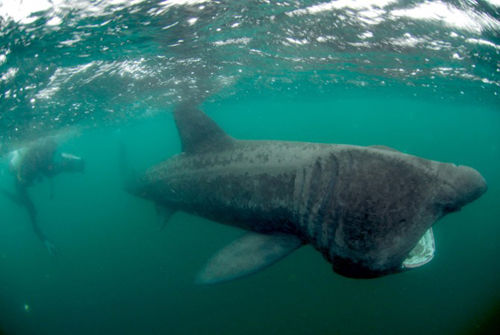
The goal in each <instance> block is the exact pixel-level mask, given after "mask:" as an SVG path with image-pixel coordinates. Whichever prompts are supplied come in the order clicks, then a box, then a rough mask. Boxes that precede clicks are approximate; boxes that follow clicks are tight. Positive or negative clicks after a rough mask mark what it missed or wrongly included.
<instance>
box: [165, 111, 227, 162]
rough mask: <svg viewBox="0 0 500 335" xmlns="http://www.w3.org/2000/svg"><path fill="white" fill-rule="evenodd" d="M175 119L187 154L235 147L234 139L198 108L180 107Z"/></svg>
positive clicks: (175, 112) (183, 149)
mask: <svg viewBox="0 0 500 335" xmlns="http://www.w3.org/2000/svg"><path fill="white" fill-rule="evenodd" d="M174 118H175V123H176V125H177V130H178V131H179V136H180V137H181V143H182V151H184V152H186V153H201V152H207V151H219V150H225V149H227V148H229V147H231V146H232V145H233V141H234V140H233V138H232V137H231V136H229V135H227V134H226V133H225V132H224V130H222V128H220V127H219V126H218V125H217V124H216V123H215V122H214V121H213V120H212V119H210V118H209V117H208V116H207V115H206V114H205V113H203V112H202V111H201V110H200V109H198V108H197V107H196V106H192V105H191V106H190V105H188V104H187V103H183V104H181V105H179V106H178V107H177V108H176V109H175V110H174Z"/></svg>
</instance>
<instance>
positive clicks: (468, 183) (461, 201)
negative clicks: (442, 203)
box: [441, 164, 488, 211]
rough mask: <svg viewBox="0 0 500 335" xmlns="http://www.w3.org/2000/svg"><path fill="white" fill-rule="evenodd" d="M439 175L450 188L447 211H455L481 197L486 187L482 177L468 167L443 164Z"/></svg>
mask: <svg viewBox="0 0 500 335" xmlns="http://www.w3.org/2000/svg"><path fill="white" fill-rule="evenodd" d="M442 170H443V171H441V174H442V175H443V176H444V177H445V182H446V183H447V184H448V185H449V186H450V188H451V191H450V192H451V194H448V196H447V198H448V200H449V202H448V204H446V207H447V211H456V210H459V209H460V208H461V207H463V206H465V205H466V204H468V203H470V202H472V201H474V200H476V199H477V198H479V197H480V196H481V195H483V194H484V193H485V192H486V190H487V189H488V186H487V184H486V180H485V179H484V178H483V176H482V175H481V174H480V173H479V172H478V171H477V170H475V169H473V168H471V167H468V166H463V165H462V166H456V165H454V164H444V165H443V167H442Z"/></svg>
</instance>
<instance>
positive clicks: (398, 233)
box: [332, 156, 487, 278]
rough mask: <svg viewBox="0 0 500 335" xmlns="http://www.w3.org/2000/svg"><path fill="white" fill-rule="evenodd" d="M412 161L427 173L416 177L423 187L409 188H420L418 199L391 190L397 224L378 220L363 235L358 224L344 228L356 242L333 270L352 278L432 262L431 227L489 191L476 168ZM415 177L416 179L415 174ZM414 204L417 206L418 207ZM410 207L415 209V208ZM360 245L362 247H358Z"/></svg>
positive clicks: (336, 259) (335, 262)
mask: <svg viewBox="0 0 500 335" xmlns="http://www.w3.org/2000/svg"><path fill="white" fill-rule="evenodd" d="M405 158H406V157H405ZM408 160H409V161H411V163H412V165H413V166H415V167H417V169H416V170H426V171H427V172H428V173H426V177H425V178H428V179H427V181H426V182H422V180H421V179H418V178H417V179H416V180H417V181H418V185H420V186H417V184H414V185H413V184H410V185H409V186H408V190H412V191H413V190H416V191H415V194H418V197H415V198H418V199H410V200H409V201H406V202H405V201H404V200H401V197H402V196H401V194H398V195H396V197H399V199H397V200H395V199H396V198H393V199H390V198H391V196H390V194H389V195H387V194H386V197H387V198H389V200H388V202H387V203H388V204H389V203H390V204H393V203H395V202H399V204H400V209H401V213H402V214H401V216H400V217H397V216H396V215H394V218H397V219H396V220H399V221H398V222H389V223H388V222H386V221H383V220H380V221H378V222H375V224H373V225H372V226H371V227H366V226H364V227H363V230H362V233H363V234H359V230H360V229H359V227H358V229H357V230H356V231H354V232H351V231H349V230H348V228H347V227H346V228H344V231H342V232H341V233H342V234H341V235H342V238H343V240H344V241H355V242H356V243H357V244H354V248H353V247H352V245H353V244H351V245H350V246H348V248H351V249H350V250H349V249H347V250H348V251H347V252H346V251H344V252H341V253H339V255H336V256H335V257H334V258H333V260H332V263H333V268H334V271H335V272H337V273H339V274H341V275H344V276H347V277H353V278H374V277H379V276H383V275H387V274H390V273H397V272H403V271H407V270H409V269H413V268H417V267H420V266H422V265H424V264H426V263H428V262H430V261H431V260H432V259H433V257H434V252H435V245H436V244H435V241H434V234H433V232H432V226H433V225H434V224H435V223H436V222H437V221H438V220H439V219H441V218H442V217H444V216H446V215H447V214H450V213H453V212H456V211H459V210H460V209H461V208H462V207H463V206H465V205H467V204H469V203H471V202H473V201H474V200H476V199H478V198H479V197H480V196H481V195H482V194H484V193H485V192H486V190H487V185H486V181H485V180H484V178H483V177H482V176H481V174H480V173H479V172H478V171H476V170H474V169H473V168H470V167H467V166H457V165H455V164H449V163H440V162H436V161H428V160H424V159H422V158H419V157H415V156H409V157H408ZM420 168H422V169H420ZM405 177H408V176H405ZM413 177H415V178H416V175H415V176H413ZM392 178H394V179H395V180H396V182H398V181H397V178H398V177H397V175H396V174H393V175H392V176H391V181H392ZM411 179H412V178H408V179H407V182H408V183H410V181H409V180H411ZM386 182H387V181H386ZM418 187H421V188H420V189H417V188H418ZM415 203H419V205H418V206H415ZM405 207H406V208H408V210H405V209H404V208H405ZM410 208H413V209H412V212H411V210H410ZM410 212H411V214H409V213H410ZM380 227H382V228H380ZM354 234H357V236H358V238H357V239H356V238H354V237H353V236H354ZM344 235H347V236H346V237H344ZM359 245H361V247H359V248H358V246H359ZM356 248H357V249H356ZM353 250H354V251H353Z"/></svg>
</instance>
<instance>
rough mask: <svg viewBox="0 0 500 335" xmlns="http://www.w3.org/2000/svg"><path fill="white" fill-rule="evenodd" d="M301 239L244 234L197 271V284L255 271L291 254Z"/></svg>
mask: <svg viewBox="0 0 500 335" xmlns="http://www.w3.org/2000/svg"><path fill="white" fill-rule="evenodd" d="M301 245H302V241H301V240H300V239H299V238H298V237H296V236H294V235H289V234H282V233H278V234H269V235H264V234H258V233H247V234H245V235H243V236H242V237H241V238H239V239H237V240H235V241H233V242H232V243H230V244H229V245H228V246H226V247H225V248H223V249H222V250H220V251H219V252H218V253H216V254H215V255H214V256H213V257H212V258H211V259H210V260H209V261H208V263H207V264H206V265H205V267H204V268H203V269H202V271H200V272H199V273H198V276H197V279H196V282H197V283H199V284H215V283H219V282H224V281H230V280H233V279H237V278H241V277H244V276H248V275H250V274H253V273H255V272H258V271H260V270H262V269H264V268H266V267H268V266H270V265H272V264H274V263H276V262H277V261H279V260H280V259H282V258H283V257H285V256H287V255H288V254H290V253H292V252H293V251H294V250H295V249H297V248H299V247H300V246H301Z"/></svg>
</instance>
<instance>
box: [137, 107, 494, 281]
mask: <svg viewBox="0 0 500 335" xmlns="http://www.w3.org/2000/svg"><path fill="white" fill-rule="evenodd" d="M174 116H175V121H176V124H177V128H178V130H179V134H180V137H181V142H182V147H183V152H182V153H181V154H179V155H176V156H174V157H172V158H170V159H168V160H166V161H164V162H162V163H160V164H158V165H156V166H154V167H152V168H150V169H149V170H148V171H146V173H145V174H144V175H143V176H141V177H140V178H137V179H135V180H134V181H133V182H131V183H129V184H128V186H127V189H128V191H129V192H131V193H132V194H134V195H137V196H140V197H143V198H146V199H149V200H151V201H153V202H154V203H155V204H156V205H157V206H158V207H160V208H162V209H163V211H164V212H165V213H167V217H168V216H169V215H170V214H172V213H174V212H175V211H177V210H182V211H186V212H189V213H192V214H195V215H199V216H202V217H205V218H208V219H210V220H213V221H216V222H219V223H223V224H228V225H232V226H237V227H240V228H242V229H244V230H246V231H248V233H247V234H246V235H244V236H243V237H241V238H240V239H238V240H236V241H234V242H233V243H231V244H230V245H228V246H227V247H225V248H223V249H222V250H221V251H220V252H218V253H217V254H216V255H215V256H214V257H213V258H212V259H211V260H210V261H209V262H208V263H207V265H206V267H205V268H204V269H203V270H202V271H201V272H200V274H199V275H198V281H199V282H201V283H217V282H221V281H227V280H232V279H235V278H239V277H242V276H245V275H248V274H251V273H254V272H256V271H258V270H261V269H263V268H265V267H267V266H269V265H271V264H273V263H274V262H276V261H278V260H279V259H281V258H283V257H284V256H286V255H288V254H290V253H291V252H293V251H294V250H295V249H297V248H299V247H300V246H302V245H304V244H311V245H312V246H314V248H316V249H317V250H318V251H319V252H321V254H322V255H323V256H324V257H325V259H327V260H328V261H329V262H331V263H332V264H333V270H334V271H335V272H337V273H339V274H341V275H344V276H348V277H355V278H371V277H378V276H383V275H387V274H391V273H396V272H401V271H405V270H407V269H411V268H414V267H418V266H420V265H423V264H425V263H427V262H428V261H430V260H431V259H432V257H433V254H434V238H433V235H432V225H433V224H434V223H435V222H436V221H438V220H439V219H440V218H441V217H443V216H444V215H446V214H448V213H451V212H454V211H457V210H459V209H460V208H461V207H462V206H464V205H465V204H467V203H469V202H471V201H473V200H475V199H477V198H478V197H479V196H480V195H482V194H483V193H484V192H485V191H486V188H487V187H486V183H485V181H484V179H483V177H482V176H481V175H480V174H479V173H478V172H477V171H476V170H474V169H472V168H469V167H465V166H456V165H454V164H448V163H440V162H437V161H431V160H426V159H423V158H420V157H417V156H412V155H408V154H405V153H402V152H399V151H397V150H395V149H392V148H388V147H383V146H371V147H362V146H354V145H337V144H320V143H304V142H287V141H245V140H237V139H234V138H232V137H230V136H228V135H227V134H226V133H225V132H224V131H223V130H222V129H220V128H219V127H218V126H217V125H216V124H215V123H214V122H213V121H212V120H211V119H209V118H208V117H207V116H206V115H205V114H204V113H203V112H201V111H200V110H198V109H197V108H195V107H193V106H181V107H179V108H177V109H176V110H175V112H174Z"/></svg>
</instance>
